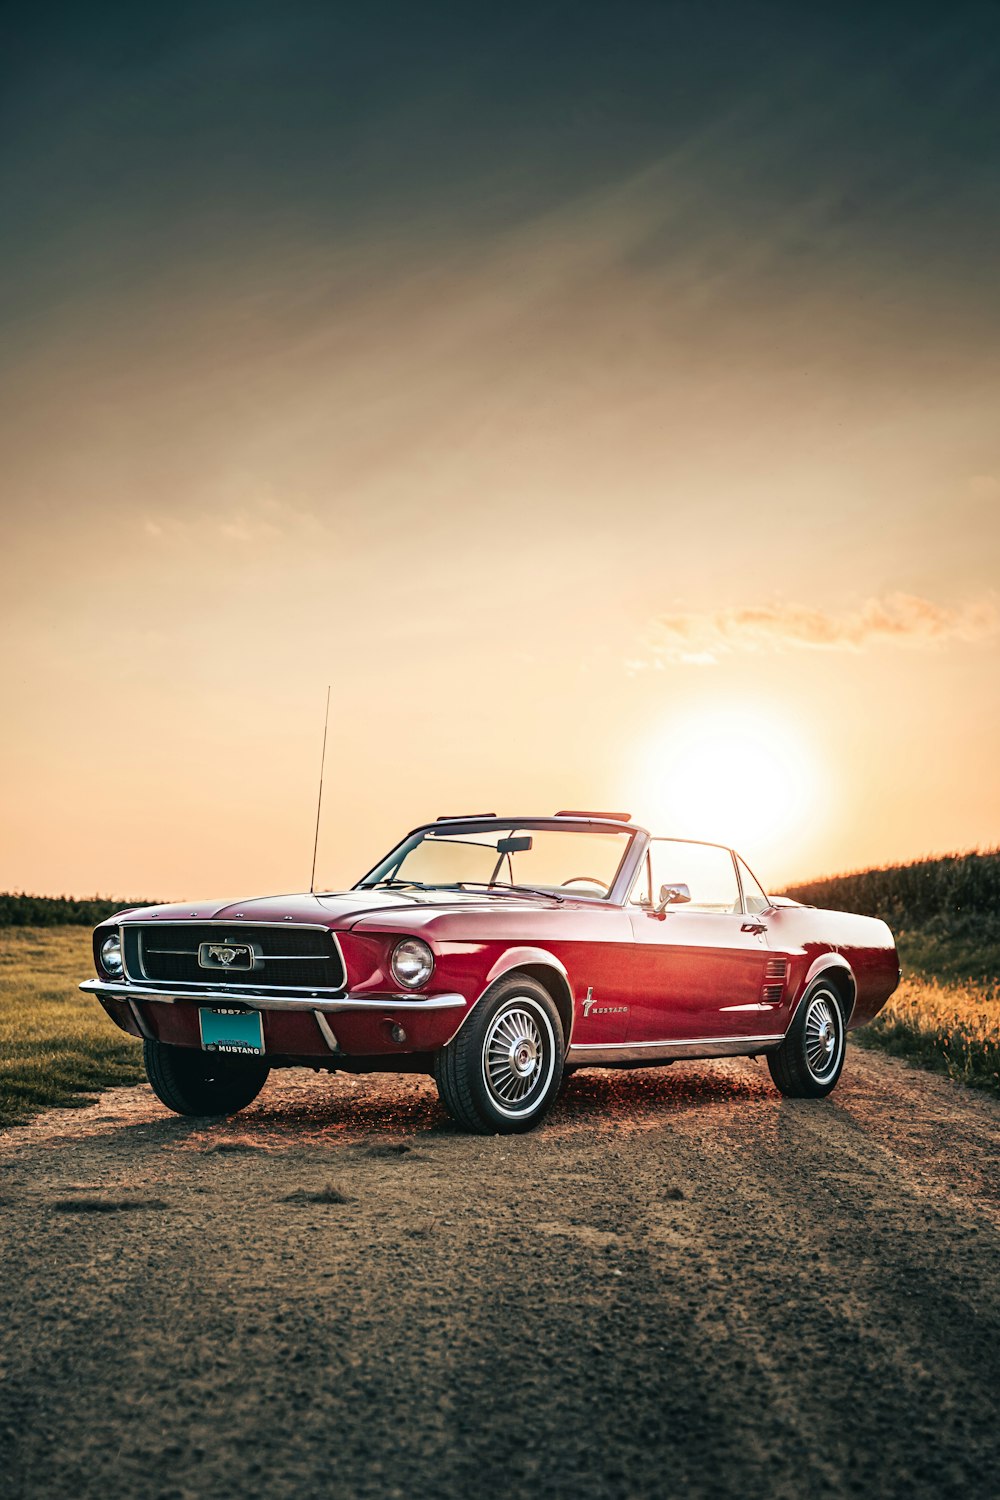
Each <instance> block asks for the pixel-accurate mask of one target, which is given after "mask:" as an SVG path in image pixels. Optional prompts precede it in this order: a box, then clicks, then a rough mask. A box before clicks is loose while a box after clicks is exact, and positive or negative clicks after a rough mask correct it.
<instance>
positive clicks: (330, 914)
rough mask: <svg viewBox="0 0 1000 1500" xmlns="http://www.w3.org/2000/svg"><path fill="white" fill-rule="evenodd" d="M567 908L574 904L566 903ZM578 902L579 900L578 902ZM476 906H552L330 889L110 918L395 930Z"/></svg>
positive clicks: (463, 894)
mask: <svg viewBox="0 0 1000 1500" xmlns="http://www.w3.org/2000/svg"><path fill="white" fill-rule="evenodd" d="M564 904H565V905H566V906H571V905H575V904H576V903H574V902H572V901H566V902H565V903H564ZM581 904H582V903H581ZM472 909H474V910H476V911H477V912H478V913H479V914H482V913H484V912H496V913H501V912H515V911H521V912H523V911H525V910H530V911H553V910H556V909H557V908H556V904H555V902H552V901H547V900H546V899H545V897H544V896H540V897H537V898H535V897H532V896H523V897H514V896H490V895H488V894H486V893H485V892H473V891H448V892H435V891H384V890H383V891H375V890H371V891H362V890H351V891H335V892H326V893H324V894H322V895H316V896H314V895H310V894H308V893H307V894H291V895H284V896H252V897H249V898H246V899H242V900H238V901H175V902H172V903H170V904H168V905H163V906H142V907H132V908H129V909H127V910H125V911H123V912H119V913H117V915H116V916H115V917H114V918H112V919H111V920H112V921H119V920H120V921H125V922H155V921H164V922H190V921H199V922H214V921H223V922H229V921H240V920H244V921H247V922H307V923H310V924H312V923H319V922H321V923H323V924H324V925H325V926H327V927H335V928H340V929H344V928H350V927H354V926H355V925H356V924H357V923H359V922H362V921H364V920H365V919H375V921H376V923H377V924H378V925H381V921H380V920H379V919H382V918H384V917H386V916H388V914H389V913H392V916H391V919H390V920H391V924H392V926H393V927H394V928H396V927H406V928H422V927H425V926H427V925H428V922H429V921H430V920H432V919H433V918H434V917H437V916H440V915H441V914H442V913H450V912H454V913H458V912H463V911H469V910H472Z"/></svg>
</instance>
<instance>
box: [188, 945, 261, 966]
mask: <svg viewBox="0 0 1000 1500" xmlns="http://www.w3.org/2000/svg"><path fill="white" fill-rule="evenodd" d="M198 965H199V967H200V968H202V969H252V968H253V966H254V960H253V949H252V948H251V947H250V946H249V944H248V943H200V944H199V945H198Z"/></svg>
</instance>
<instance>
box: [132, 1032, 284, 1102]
mask: <svg viewBox="0 0 1000 1500" xmlns="http://www.w3.org/2000/svg"><path fill="white" fill-rule="evenodd" d="M142 1059H143V1062H144V1063H145V1064H146V1077H147V1078H148V1079H149V1085H150V1088H151V1089H152V1090H153V1093H154V1094H155V1095H156V1097H157V1099H159V1101H160V1103H161V1104H165V1105H166V1106H167V1108H168V1109H172V1110H173V1112H174V1114H175V1115H233V1114H235V1113H236V1111H237V1110H238V1109H243V1108H244V1107H245V1106H246V1105H247V1104H252V1103H253V1101H254V1100H255V1099H256V1097H257V1095H258V1094H259V1093H260V1091H261V1089H262V1088H263V1087H264V1084H265V1083H266V1082H267V1075H268V1073H269V1072H270V1071H271V1070H270V1068H269V1067H268V1065H267V1063H264V1062H257V1061H256V1060H253V1059H247V1058H242V1057H241V1058H236V1057H226V1056H225V1055H224V1054H223V1055H220V1054H219V1053H218V1052H199V1051H198V1049H197V1048H196V1047H171V1046H169V1045H168V1044H167V1043H166V1042H156V1041H145V1042H143V1044H142Z"/></svg>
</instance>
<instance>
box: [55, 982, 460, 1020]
mask: <svg viewBox="0 0 1000 1500" xmlns="http://www.w3.org/2000/svg"><path fill="white" fill-rule="evenodd" d="M79 988H80V989H81V990H82V991H83V993H84V994H85V995H97V996H99V997H106V998H107V999H109V1000H127V1001H132V1000H150V1001H158V1002H159V1003H160V1004H161V1005H176V1004H177V1003H178V1001H184V1000H193V1001H194V1002H195V1003H196V1004H198V1005H234V1004H235V1005H246V1006H248V1007H249V1008H250V1010H311V1011H323V1012H324V1014H326V1015H332V1014H333V1012H334V1011H342V1010H380V1011H395V1010H402V1011H409V1012H410V1013H411V1014H414V1015H419V1014H420V1012H421V1011H425V1010H456V1009H458V1008H459V1007H464V1006H465V1004H466V1000H465V996H464V995H455V994H446V995H428V996H427V998H426V999H419V998H416V997H414V996H413V995H381V996H375V997H374V998H372V997H369V996H368V995H341V996H339V997H338V998H337V999H335V1000H324V999H323V998H322V996H319V995H317V994H315V993H314V992H313V991H312V990H298V991H297V992H296V994H295V995H272V994H264V995H262V994H259V993H257V992H256V991H253V990H237V989H235V988H233V989H230V990H197V991H195V992H194V993H191V992H187V993H185V992H184V991H183V990H181V991H178V990H176V989H167V990H154V989H149V988H148V987H147V986H143V985H137V984H116V983H111V982H109V981H107V980H104V979H85V980H84V981H83V983H82V984H81V985H80V986H79Z"/></svg>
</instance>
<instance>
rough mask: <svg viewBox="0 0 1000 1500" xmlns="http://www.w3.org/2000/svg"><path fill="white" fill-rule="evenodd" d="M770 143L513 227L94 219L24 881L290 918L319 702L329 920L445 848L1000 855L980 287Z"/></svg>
mask: <svg viewBox="0 0 1000 1500" xmlns="http://www.w3.org/2000/svg"><path fill="white" fill-rule="evenodd" d="M136 107H138V106H136ZM742 125H743V121H742V117H741V116H739V114H738V112H736V113H735V114H734V115H724V116H723V117H722V119H721V123H720V122H716V124H712V123H709V124H708V125H705V124H704V123H702V124H701V125H699V127H698V129H697V130H695V129H694V128H693V127H692V129H691V130H690V131H689V132H688V134H687V135H686V136H685V135H684V130H683V127H679V129H680V137H681V138H680V141H679V143H678V142H674V143H673V144H672V145H671V147H670V149H667V148H666V146H665V145H664V144H663V143H662V142H661V143H660V145H659V148H658V149H657V150H656V151H652V152H647V153H646V154H645V156H644V158H643V160H642V161H641V162H640V161H635V162H632V163H629V162H628V161H627V160H626V159H624V158H623V160H622V161H621V162H620V163H619V164H617V165H616V166H615V170H613V171H612V170H610V169H609V170H607V171H605V172H604V173H603V175H602V176H601V178H600V180H594V181H593V182H590V183H587V182H577V183H573V184H569V183H565V182H564V183H563V184H562V185H561V188H560V191H559V193H558V194H553V195H552V198H551V201H549V202H543V203H537V202H533V203H532V204H531V205H530V207H529V205H528V204H527V202H524V203H521V204H520V205H519V207H518V210H517V211H516V212H514V211H513V210H511V211H508V212H506V213H505V214H502V215H500V216H499V220H498V221H497V222H492V223H490V224H489V225H484V224H483V223H482V222H478V221H477V222H473V220H472V219H471V218H470V219H469V220H468V221H463V219H462V217H461V215H460V214H458V215H457V217H456V213H455V212H452V213H450V215H449V216H448V218H447V222H445V221H444V219H435V217H434V215H433V213H431V212H430V211H429V210H428V213H427V214H426V215H425V217H423V218H421V217H420V215H419V214H418V213H417V212H416V210H413V211H412V212H410V213H409V214H408V216H407V217H406V218H405V219H401V220H400V221H399V222H396V221H394V220H393V218H392V205H393V203H394V201H397V200H394V199H393V197H392V196H391V194H389V193H388V192H387V193H386V196H385V198H384V199H383V198H380V197H378V196H377V195H376V196H375V197H374V198H373V200H372V202H371V203H369V204H368V205H367V208H366V211H365V212H355V213H353V214H352V215H350V216H349V217H346V218H345V220H344V222H343V223H342V224H338V225H334V226H331V224H329V223H328V224H319V223H317V222H316V221H315V219H314V218H311V217H310V216H309V215H302V214H296V213H294V212H292V211H291V210H290V209H289V207H288V205H287V204H283V205H282V207H281V211H280V212H278V211H277V210H276V211H275V213H274V214H273V215H271V216H270V217H267V216H262V217H261V218H260V220H259V222H258V225H257V231H256V232H255V234H254V235H253V236H252V237H239V236H238V235H237V234H236V231H235V228H233V226H228V227H227V231H226V233H225V234H224V235H222V236H220V238H219V240H218V242H216V240H215V238H214V237H213V236H212V235H211V234H209V237H208V239H207V240H206V241H205V242H204V244H203V245H202V249H201V251H199V250H198V248H197V245H195V244H193V243H188V244H185V245H183V246H172V247H171V249H170V254H169V255H168V256H167V257H166V258H165V259H162V260H155V259H149V257H147V258H146V260H145V261H144V262H143V264H144V269H143V271H142V273H141V274H129V275H125V274H124V272H123V273H122V274H120V275H118V274H115V275H112V274H111V273H110V272H108V271H106V270H102V269H101V268H100V267H99V266H98V261H97V258H96V252H95V251H94V246H96V245H98V244H99V243H100V235H101V232H102V223H103V232H104V233H106V234H113V233H114V227H113V226H112V225H109V224H108V223H106V222H103V221H102V220H100V218H99V217H98V218H97V219H95V221H94V223H93V224H91V225H89V226H88V227H87V233H88V234H89V235H90V239H89V240H88V241H87V243H88V244H89V245H90V251H89V252H88V254H89V255H90V256H91V258H90V259H88V260H87V261H86V275H81V277H80V279H79V280H78V281H73V280H72V278H70V280H69V281H68V282H66V284H65V287H64V288H63V290H62V291H60V292H59V294H58V295H57V294H56V292H55V291H53V289H52V288H53V287H54V286H55V285H56V281H58V278H56V280H55V281H52V283H51V285H50V286H49V289H48V291H47V292H44V295H43V291H44V288H43V290H42V291H39V290H38V288H35V290H34V291H33V292H32V294H31V296H29V295H28V292H27V291H25V293H24V296H23V297H22V299H21V301H20V302H19V303H18V306H17V311H18V316H17V318H16V319H15V320H14V323H13V325H12V327H11V334H10V337H9V338H8V340H7V341H6V344H5V349H4V353H3V355H2V359H3V366H4V367H3V371H2V373H3V377H4V388H5V400H4V407H3V411H4V415H3V432H2V438H3V445H4V452H5V463H4V476H3V497H2V505H3V514H2V532H0V620H2V628H3V641H4V651H3V654H2V660H0V702H2V705H3V710H2V712H3V732H2V740H0V786H2V788H3V795H2V800H0V888H14V889H28V890H34V891H39V892H47V893H57V892H64V891H65V892H73V893H77V894H83V893H91V892H95V891H100V892H109V893H115V894H119V893H121V894H132V893H135V894H146V893H148V894H150V895H157V896H164V897H170V896H180V895H191V896H194V895H210V894H215V893H219V894H230V893H231V894H234V895H235V894H238V893H248V892H253V891H261V892H263V891H268V890H278V889H290V888H294V887H296V886H301V885H302V884H303V883H304V882H307V880H308V871H309V860H310V855H311V847H312V814H313V807H314V800H315V778H316V772H317V762H318V754H319V741H320V734H321V728H322V723H321V720H322V705H323V697H324V694H325V688H326V684H327V682H328V681H329V682H330V683H331V684H332V688H333V710H332V715H331V736H330V749H329V759H328V768H327V787H326V801H325V818H324V826H323V835H322V840H321V846H320V849H321V855H320V871H321V875H322V879H323V881H324V883H327V884H329V885H333V886H335V885H339V884H342V883H348V882H350V881H352V880H353V879H355V878H357V877H358V876H359V875H360V874H361V873H363V872H364V870H365V869H367V868H368V866H370V865H371V864H372V863H373V862H374V861H375V859H376V858H377V856H378V855H379V854H380V853H382V852H383V851H384V850H385V849H386V848H387V847H388V846H389V845H390V844H391V843H392V842H394V840H395V839H396V837H397V836H398V835H400V834H401V833H402V832H403V831H405V830H406V829H408V828H409V827H410V826H412V825H413V824H414V823H416V822H419V821H422V820H423V819H425V818H428V817H433V816H434V815H436V814H438V813H442V812H446V811H457V812H463V811H466V810H479V809H495V810H497V811H500V812H507V811H514V812H518V811H520V812H525V813H528V812H546V811H554V810H555V809H556V808H558V807H564V806H588V805H589V806H595V807H602V806H608V807H614V808H621V807H625V808H630V809H631V810H632V812H633V813H634V815H635V816H636V817H637V818H639V819H640V820H646V821H648V822H649V823H650V824H653V825H655V831H657V832H662V833H671V832H677V833H683V834H692V835H695V836H697V835H698V834H702V835H703V836H709V837H719V838H724V839H731V840H732V841H733V842H735V843H737V844H738V845H739V846H740V848H741V852H743V853H744V854H745V856H746V858H747V859H748V861H749V863H750V864H751V865H752V866H754V867H755V868H756V869H757V871H758V873H759V875H760V876H761V878H762V879H763V880H764V883H765V884H770V885H771V886H772V888H777V887H778V886H780V885H781V884H782V883H784V882H786V881H788V880H790V879H794V878H795V877H796V876H800V877H806V876H810V875H815V874H820V873H824V872H828V871H834V870H838V869H843V868H849V867H856V866H861V865H865V864H868V863H870V862H881V861H895V860H901V859H907V858H911V857H914V856H918V855H921V854H923V853H926V852H930V851H941V850H945V849H950V848H963V847H970V846H973V845H987V844H991V843H997V842H1000V779H998V777H997V774H996V759H997V754H996V746H997V745H998V744H1000V670H998V668H1000V612H998V601H997V595H996V592H995V590H996V587H997V579H998V576H1000V571H998V563H1000V424H998V422H997V411H998V408H1000V400H998V398H1000V369H998V364H997V354H996V350H997V347H998V343H997V337H996V335H997V332H998V330H997V328H996V323H997V321H998V316H997V314H998V307H997V297H996V288H995V284H991V283H990V281H989V279H988V278H986V277H985V271H984V266H985V260H984V261H983V262H982V264H978V263H976V262H975V260H974V259H973V262H972V263H971V265H972V269H971V270H970V267H969V265H965V266H963V265H962V264H961V263H960V257H959V260H958V261H956V260H954V258H953V257H954V256H956V255H958V254H959V252H958V251H957V250H956V249H955V247H954V245H953V244H952V242H951V241H950V240H947V241H946V238H945V237H943V236H941V235H940V234H939V232H938V227H937V224H938V217H936V216H939V215H940V214H941V213H943V212H944V207H943V206H942V202H943V200H942V202H939V201H937V200H935V201H934V202H933V203H932V206H931V210H930V211H928V210H927V207H926V203H924V208H923V210H921V211H923V212H925V213H927V212H930V217H931V219H932V220H933V223H932V224H931V228H930V229H929V230H928V232H927V235H926V238H925V240H924V241H923V242H921V241H919V239H918V241H917V242H916V243H917V245H918V246H920V245H921V244H922V249H921V251H920V253H917V252H916V251H915V250H913V249H912V247H911V250H910V251H909V252H906V251H904V249H903V248H902V245H901V242H900V240H899V239H898V237H895V235H894V234H889V233H888V232H887V233H886V234H884V235H881V236H880V234H879V233H877V232H876V231H875V230H874V229H873V230H871V232H870V233H869V232H868V230H867V229H864V228H863V230H858V229H857V227H856V226H853V225H852V220H851V218H850V216H849V215H846V216H845V214H844V213H843V212H842V211H841V208H840V207H839V206H838V205H839V204H840V202H841V197H840V196H838V195H841V194H842V193H843V192H844V191H846V189H845V188H844V184H843V182H841V181H840V179H839V178H837V186H836V189H834V188H832V187H830V186H829V182H828V183H827V185H824V184H823V183H820V184H818V185H817V184H816V183H814V182H810V183H807V184H806V185H797V184H796V183H795V182H791V181H787V180H785V179H784V178H783V179H782V181H781V183H780V184H779V186H780V191H779V186H775V183H774V182H773V181H771V179H770V178H769V177H768V163H769V161H770V160H771V159H772V158H773V155H774V150H775V146H774V142H775V140H776V139H777V137H776V136H775V135H774V132H773V129H772V128H771V126H770V125H768V126H767V128H765V126H764V125H762V126H761V128H760V130H759V131H758V137H757V138H758V146H757V155H756V156H754V157H752V160H751V159H750V158H747V159H748V160H751V165H752V167H753V170H754V172H755V173H756V177H755V178H754V183H755V185H756V187H757V189H758V191H757V192H756V193H755V194H749V193H747V192H746V190H745V188H746V185H745V182H743V181H742V179H741V177H740V173H739V172H738V171H737V167H738V166H740V165H741V163H743V162H744V158H743V157H741V156H740V153H741V152H743V151H744V150H745V149H748V148H745V147H744V145H743V140H744V133H743V129H742ZM400 128H401V127H400V125H399V122H398V121H397V122H393V120H392V119H389V121H388V123H387V124H386V125H385V129H386V130H387V131H389V132H390V133H391V131H392V130H393V129H397V130H398V129H400ZM831 128H832V127H831ZM782 139H783V138H782ZM517 167H518V172H519V173H520V174H521V176H522V177H524V176H530V173H531V161H530V153H529V154H527V155H525V156H524V157H523V158H521V159H519V161H518V164H517ZM709 168H711V171H709ZM66 170H67V172H68V170H69V169H68V168H67V169H66ZM836 176H837V174H836V173H833V174H832V177H831V179H830V180H832V178H833V177H836ZM164 180H165V179H164ZM495 180H497V181H499V178H497V179H495ZM935 180H936V179H935ZM942 180H943V179H942ZM741 184H742V185H741ZM926 186H927V185H926V183H925V188H926ZM960 186H961V184H960ZM497 191H499V188H498V189H497ZM927 191H930V189H929V188H928V189H927ZM942 191H943V189H942ZM949 191H950V189H949ZM955 191H958V189H957V188H956V189H955ZM970 191H971V190H970ZM831 194H832V196H831ZM834 200H836V201H834ZM901 201H902V200H901ZM907 201H909V200H907ZM921 201H923V200H921ZM945 206H946V205H945ZM438 208H439V209H440V200H438ZM975 209H976V205H975V202H974V201H971V202H970V201H969V200H968V198H967V199H966V202H965V213H966V217H965V219H964V220H962V221H955V220H954V218H953V221H952V222H953V223H954V222H958V223H959V233H958V239H959V241H961V242H962V243H964V244H965V245H966V246H971V245H973V244H974V237H975V228H976V225H975ZM918 210H920V204H919V203H918V205H917V209H915V210H914V212H917V211H918ZM900 211H901V212H902V210H900ZM909 211H910V210H909V209H907V212H909ZM191 212H192V213H194V210H193V209H192V210H191ZM106 213H110V210H109V209H106ZM199 213H201V215H202V218H201V219H199V220H198V223H199V224H201V225H202V226H204V223H205V220H204V213H205V209H204V204H202V205H201V206H200V208H199ZM861 217H862V221H864V213H863V211H861ZM192 222H194V221H193V220H192ZM869 227H870V226H869ZM877 227H878V226H876V228H877ZM125 232H127V233H132V230H131V229H129V228H128V226H126V231H125ZM206 232H207V231H206ZM65 233H66V234H67V235H68V236H69V238H68V239H67V241H66V247H65V255H64V258H65V262H66V265H69V263H70V262H71V261H72V259H73V256H74V255H76V254H78V253H79V246H80V243H82V241H81V239H80V236H81V235H82V234H83V229H82V228H81V226H80V225H79V224H78V225H77V226H76V228H75V229H74V230H73V234H72V235H70V232H69V229H68V228H67V229H66V230H65ZM135 233H136V235H137V236H138V238H137V241H136V244H135V246H134V247H133V248H134V249H135V250H136V252H137V254H138V253H139V252H142V251H143V249H144V247H147V246H148V241H147V239H146V236H147V235H148V234H151V230H150V229H149V226H145V227H143V228H142V232H141V234H140V233H139V230H136V231H135ZM963 235H964V240H963V238H962V237H963ZM74 236H75V238H74ZM39 243H41V240H40V241H39ZM987 250H988V245H984V247H983V251H982V253H983V255H984V257H985V256H986V254H987ZM47 253H54V252H52V251H51V247H50V250H49V252H47ZM972 253H973V252H972V251H970V254H972ZM150 254H152V252H150ZM139 258H140V260H141V259H142V256H141V254H140V256H139ZM977 264H978V269H979V271H982V272H983V275H982V276H977V274H976V267H977ZM26 265H27V262H26ZM133 270H134V267H133ZM39 274H41V273H39ZM53 274H54V273H53ZM67 274H68V273H67ZM25 275H27V271H26V272H25ZM25 284H26V283H25ZM59 285H60V286H62V283H59ZM706 766H707V767H708V768H709V769H708V771H706V770H705V767H706ZM709 772H710V773H711V774H709ZM713 778H716V779H717V781H718V785H719V796H718V798H715V799H713V798H712V795H711V787H712V784H713ZM734 788H735V789H736V790H737V792H738V795H736V796H734V795H733V791H734Z"/></svg>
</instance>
